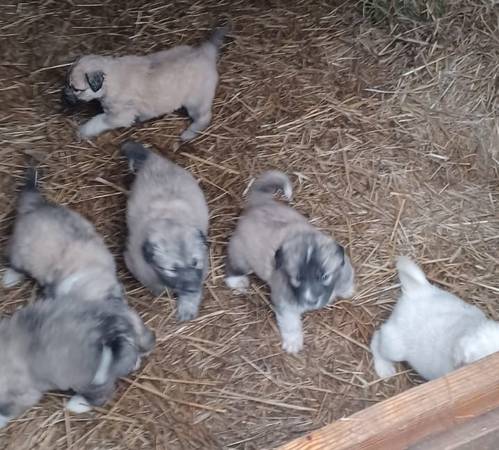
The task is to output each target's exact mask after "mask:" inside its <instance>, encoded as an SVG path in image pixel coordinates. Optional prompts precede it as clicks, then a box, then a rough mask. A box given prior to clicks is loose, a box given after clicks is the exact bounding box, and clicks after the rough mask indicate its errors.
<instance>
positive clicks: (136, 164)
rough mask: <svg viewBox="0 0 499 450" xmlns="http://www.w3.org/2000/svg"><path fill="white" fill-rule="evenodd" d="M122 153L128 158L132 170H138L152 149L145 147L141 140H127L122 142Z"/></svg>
mask: <svg viewBox="0 0 499 450" xmlns="http://www.w3.org/2000/svg"><path fill="white" fill-rule="evenodd" d="M121 153H122V154H123V155H124V156H125V157H126V159H127V160H128V166H129V167H130V171H131V172H137V171H138V170H139V169H140V168H141V167H142V165H143V164H144V162H145V161H146V160H147V158H148V157H149V155H150V154H151V151H150V150H148V149H147V148H145V147H144V146H143V145H142V144H141V143H140V142H135V141H125V142H124V143H123V144H121Z"/></svg>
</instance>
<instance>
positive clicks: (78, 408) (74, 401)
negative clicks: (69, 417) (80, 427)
mask: <svg viewBox="0 0 499 450" xmlns="http://www.w3.org/2000/svg"><path fill="white" fill-rule="evenodd" d="M66 409H67V410H68V411H71V412H72V413H75V414H83V413H86V412H89V411H91V410H92V406H90V404H89V403H88V402H87V400H85V398H83V397H82V396H81V395H73V396H72V397H71V398H70V399H69V401H68V402H67V403H66Z"/></svg>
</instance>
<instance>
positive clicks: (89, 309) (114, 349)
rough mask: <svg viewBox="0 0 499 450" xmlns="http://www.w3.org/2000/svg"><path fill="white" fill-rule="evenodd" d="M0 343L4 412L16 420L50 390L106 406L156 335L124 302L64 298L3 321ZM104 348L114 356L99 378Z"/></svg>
mask: <svg viewBox="0 0 499 450" xmlns="http://www.w3.org/2000/svg"><path fill="white" fill-rule="evenodd" d="M0 342H2V345H1V346H0V367H2V370H1V371H0V414H1V415H3V416H4V418H8V419H12V418H14V417H17V416H18V415H20V414H21V413H23V412H24V411H25V410H27V409H28V408H30V407H31V406H33V405H35V404H36V403H37V402H38V401H39V400H40V398H41V397H42V395H43V393H45V392H47V391H50V390H63V391H67V390H73V391H75V392H76V393H77V394H80V395H82V396H83V397H84V398H85V399H86V400H87V401H88V402H89V403H90V404H91V405H103V404H104V403H105V402H106V401H107V400H108V399H109V398H110V397H111V395H112V394H113V392H114V387H115V383H116V380H117V379H118V378H119V377H121V376H125V375H128V374H129V373H130V372H132V370H133V369H134V367H135V366H136V364H137V361H138V360H139V359H140V357H141V356H142V355H144V354H146V353H148V352H150V351H151V350H152V348H153V346H154V342H155V338H154V334H153V333H152V332H151V331H150V330H149V329H148V328H146V326H145V325H144V323H143V322H142V320H141V319H140V318H139V316H138V315H137V314H136V313H135V312H134V311H132V310H131V309H130V308H129V307H128V306H126V304H125V303H123V302H121V301H117V300H115V301H109V302H102V303H96V302H72V301H71V300H69V299H67V298H64V297H63V298H58V299H52V301H37V302H35V303H34V304H32V305H29V306H27V307H25V308H23V309H21V310H19V311H17V312H16V313H15V314H14V315H13V316H12V317H9V318H4V319H2V320H0ZM104 349H109V350H110V352H111V359H110V363H109V365H108V366H107V367H106V370H105V372H104V373H101V374H100V375H99V377H98V378H99V379H97V376H96V375H97V372H98V370H99V366H100V362H101V360H102V355H103V352H104ZM109 350H107V351H108V352H109Z"/></svg>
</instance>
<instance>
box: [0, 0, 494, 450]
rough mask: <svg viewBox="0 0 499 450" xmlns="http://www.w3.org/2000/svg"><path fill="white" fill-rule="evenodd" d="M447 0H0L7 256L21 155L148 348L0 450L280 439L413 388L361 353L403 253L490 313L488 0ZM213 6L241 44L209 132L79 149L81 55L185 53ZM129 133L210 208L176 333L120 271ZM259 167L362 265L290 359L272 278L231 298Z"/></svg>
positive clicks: (29, 418) (312, 319)
mask: <svg viewBox="0 0 499 450" xmlns="http://www.w3.org/2000/svg"><path fill="white" fill-rule="evenodd" d="M408 3H409V2H406V6H407V4H408ZM410 3H411V4H416V3H415V2H410ZM437 3H438V5H439V8H438V10H437V9H435V8H434V6H435V5H436V4H437ZM446 3H447V5H446ZM450 3H451V2H450V1H449V2H444V1H443V0H442V1H440V2H419V3H418V5H419V9H411V10H410V13H408V12H407V11H409V10H407V9H404V8H401V5H402V6H404V5H403V4H402V3H401V2H386V1H385V2H382V1H370V2H367V1H363V2H359V3H355V2H348V1H344V2H340V1H338V2H334V1H320V2H319V1H318V2H310V1H295V2H287V1H277V0H276V1H267V2H263V1H258V2H256V1H255V2H248V1H240V0H236V1H229V0H221V1H205V2H200V1H198V2H192V1H187V0H185V1H177V2H168V1H166V2H165V1H159V0H152V1H142V0H133V1H132V0H123V1H104V2H101V1H94V2H90V1H86V0H82V1H79V0H66V1H57V2H56V1H50V0H49V1H46V0H43V1H41V0H40V1H31V2H24V3H23V2H7V4H4V5H3V6H2V17H1V19H0V34H1V37H2V46H1V52H2V58H1V62H0V65H1V71H0V96H1V104H0V108H1V109H0V141H1V147H0V152H1V153H0V155H1V158H0V172H1V177H0V206H1V209H0V211H1V212H0V214H1V222H0V223H1V225H2V234H1V236H3V237H2V240H1V245H2V247H3V248H5V243H6V239H7V236H8V233H9V230H10V226H11V224H12V219H13V215H14V204H15V199H16V196H15V192H16V186H17V185H18V183H19V182H20V179H21V175H22V173H23V169H24V167H25V164H26V161H27V156H26V154H27V153H29V154H30V155H33V156H35V157H36V158H38V159H39V160H40V161H41V164H42V167H43V168H44V173H45V176H44V178H43V180H42V185H43V189H44V191H45V192H46V193H47V195H48V196H49V197H50V198H52V199H53V200H55V201H58V202H61V203H64V204H66V205H68V206H70V207H72V208H75V209H76V210H78V211H80V212H81V213H83V214H84V215H86V216H87V217H89V218H90V219H91V220H93V221H94V222H95V223H96V224H97V227H98V229H99V231H101V232H102V233H103V234H104V236H105V239H106V242H107V243H108V244H109V246H110V247H111V249H112V251H113V252H114V254H115V255H116V257H117V259H118V262H119V265H120V273H121V276H122V277H123V280H124V282H125V284H126V289H127V292H128V295H129V298H130V302H131V303H132V305H134V306H135V307H136V308H137V310H138V311H139V312H140V313H141V315H142V316H143V317H144V318H145V320H146V321H147V322H148V323H149V324H150V325H151V326H152V327H153V328H154V329H155V330H156V333H157V336H158V341H159V342H158V346H157V348H156V350H155V352H154V353H153V355H152V356H151V357H150V358H148V359H147V360H146V361H145V364H144V366H143V368H142V369H141V370H140V371H139V372H138V373H137V374H134V375H133V376H130V379H127V380H124V381H123V382H122V383H120V385H119V390H118V392H117V394H116V396H115V397H114V399H113V401H112V402H111V403H110V404H108V405H106V406H105V407H104V408H103V409H102V410H98V411H96V412H94V413H91V414H87V415H83V416H74V415H71V414H68V413H65V412H64V411H63V409H62V407H63V405H64V401H65V397H64V396H62V395H57V394H53V395H48V396H46V397H45V398H44V400H43V401H42V403H41V404H40V405H39V406H37V407H36V408H33V409H32V410H30V411H29V412H28V413H26V414H25V415H24V416H22V417H21V418H19V419H18V420H16V422H15V423H14V424H12V425H10V426H9V427H8V428H7V429H5V430H2V431H0V447H1V448H4V449H9V450H13V449H15V450H21V449H51V450H54V449H67V448H69V449H73V450H80V449H133V450H138V449H153V448H155V449H166V448H168V449H176V448H185V449H187V448H222V447H226V448H229V447H230V448H232V447H234V448H242V449H246V448H247V449H252V448H262V447H272V446H274V445H277V444H279V443H282V442H285V441H287V440H289V439H291V438H293V437H295V436H297V435H299V434H301V433H304V432H306V431H309V430H311V429H314V428H318V427H320V426H322V425H325V424H327V423H328V422H331V421H332V420H334V419H337V418H340V417H343V416H345V415H348V414H351V413H353V412H355V411H357V410H359V409H362V408H365V407H367V406H369V405H370V404H372V403H374V402H377V401H379V400H382V399H384V398H386V397H389V396H392V395H394V394H396V393H398V392H401V391H403V390H405V389H408V388H410V387H411V386H413V385H414V384H415V383H418V382H419V381H418V380H417V379H416V378H415V376H414V375H413V374H412V373H411V372H409V371H407V370H405V368H404V367H401V372H400V374H399V375H398V376H396V377H395V378H393V379H392V380H390V381H387V382H378V381H376V378H375V375H374V373H373V371H372V367H371V358H370V354H369V352H368V351H367V346H368V344H369V339H370V336H371V333H372V331H373V329H374V327H375V326H376V325H377V324H378V323H379V322H380V321H381V320H382V319H384V318H385V317H386V316H387V315H388V313H389V310H390V308H391V306H392V303H393V301H394V299H395V298H396V296H397V294H398V286H397V279H396V276H395V273H394V267H393V260H394V257H395V256H396V255H398V254H401V253H408V254H411V255H414V256H415V257H416V258H417V260H418V261H419V262H420V263H421V264H422V265H423V268H424V269H425V271H426V272H427V273H428V275H429V277H430V278H431V279H432V280H434V281H436V282H439V283H441V284H442V285H443V286H446V287H448V288H449V289H451V290H452V291H453V292H454V293H456V294H458V295H460V296H462V297H463V298H465V299H467V300H468V301H470V302H472V303H475V304H477V305H479V306H480V307H481V308H483V309H484V310H486V311H488V313H489V314H490V315H491V316H492V317H494V318H496V319H499V314H498V309H497V302H496V299H497V298H498V292H499V281H498V280H499V278H498V276H497V274H498V264H499V254H498V250H497V249H498V240H499V216H498V213H497V208H498V206H497V204H498V201H499V198H498V183H497V182H498V165H497V161H498V144H499V137H498V123H497V121H496V120H497V119H496V117H497V86H498V85H497V73H498V67H497V64H498V61H499V57H498V51H499V50H498V49H499V45H498V44H499V42H498V38H497V36H498V34H497V23H498V22H497V19H498V18H497V8H494V6H493V3H494V2H491V1H485V0H483V1H479V0H476V1H454V2H452V5H451V6H448V5H449V4H450ZM377 6H379V7H378V8H377V9H376V7H377ZM373 7H374V9H373ZM380 11H381V12H380ZM411 11H412V12H411ZM363 14H364V15H363ZM220 16H229V17H230V18H231V21H232V26H233V32H232V37H233V41H232V42H231V43H230V44H229V45H228V46H227V47H226V51H225V52H224V54H223V55H222V58H221V62H220V70H221V82H220V88H219V90H218V94H217V98H216V102H215V107H214V119H213V124H212V126H211V127H210V128H209V129H208V130H207V131H206V133H205V135H204V136H202V137H200V138H199V139H197V140H196V141H195V142H194V143H193V144H191V145H185V146H182V147H181V148H180V149H179V150H178V151H177V152H174V151H173V148H174V142H175V139H176V137H177V136H178V135H179V133H180V131H181V130H182V128H183V127H185V120H184V119H182V118H179V117H176V116H168V117H165V118H162V119H158V120H154V121H151V122H148V123H146V124H144V125H143V126H141V127H138V128H133V129H130V130H119V131H114V132H110V133H107V134H105V135H103V136H101V137H99V138H98V139H96V140H95V141H93V142H77V141H76V140H75V137H74V130H75V125H76V123H78V122H81V121H82V120H84V119H85V118H87V117H89V113H88V112H87V110H85V109H82V110H80V111H78V112H76V113H72V114H71V113H68V112H65V111H63V110H62V108H61V105H60V97H59V94H60V88H61V84H62V82H63V80H64V70H65V65H66V64H68V63H69V62H71V60H72V59H73V58H74V57H76V56H77V55H80V54H82V53H88V52H102V53H107V54H125V53H133V52H137V53H142V52H149V51H153V50H159V49H163V48H165V47H168V46H170V45H174V44H178V43H194V42H198V40H199V39H201V38H202V37H203V36H205V35H206V33H207V32H208V29H209V27H210V25H211V24H213V23H214V22H215V21H216V19H217V18H218V17H220ZM130 137H133V138H136V139H140V140H143V141H144V142H146V143H147V144H150V145H153V146H155V147H156V148H158V149H159V150H160V151H161V152H162V153H163V154H165V155H167V156H170V157H172V158H173V159H174V160H175V161H177V162H179V163H180V164H182V165H184V166H186V167H188V168H189V169H190V170H192V172H193V173H194V174H195V176H196V177H197V178H199V179H200V181H201V184H202V187H203V188H204V189H205V191H206V193H207V196H208V199H209V204H210V208H211V212H212V214H211V217H212V221H211V223H212V226H211V231H210V236H209V240H210V243H211V262H212V268H213V270H212V273H211V276H210V278H209V280H208V283H207V289H206V299H205V301H204V304H203V307H202V310H201V315H200V317H199V319H197V320H195V321H193V322H190V323H187V324H182V325H179V324H176V323H175V320H174V313H173V309H174V303H173V301H172V300H171V299H168V298H167V297H166V296H163V297H161V298H154V297H153V296H152V295H151V294H150V293H148V292H147V291H146V290H145V289H144V288H142V287H141V286H140V285H139V284H138V283H137V282H136V281H134V280H133V279H132V277H131V276H130V274H128V273H127V271H126V270H125V269H124V265H123V260H122V257H121V252H122V249H123V244H124V237H125V224H124V212H125V211H124V209H125V198H126V197H125V195H126V189H127V186H128V185H127V180H128V177H127V175H126V164H125V163H124V162H123V161H122V160H121V159H120V157H119V151H118V145H119V143H120V142H121V141H122V140H124V139H125V138H130ZM268 168H279V169H282V170H285V171H287V172H288V173H289V174H290V175H291V177H292V179H293V183H294V186H295V190H296V192H295V203H294V206H295V207H296V208H297V209H298V210H299V211H301V212H303V213H305V214H306V215H307V216H308V217H310V219H311V220H312V221H313V223H315V224H316V225H317V226H318V227H321V228H323V229H324V230H327V231H328V232H330V233H332V234H334V235H335V236H336V237H337V238H338V240H339V241H341V242H342V243H344V244H345V245H346V247H347V249H348V252H349V253H350V254H351V256H352V259H353V263H354V265H355V267H356V269H357V272H358V290H357V294H356V296H355V297H354V298H353V299H352V300H345V301H340V302H339V303H337V304H336V305H335V306H333V307H330V308H329V309H326V310H323V311H319V312H316V313H312V314H309V315H307V316H306V318H305V334H306V344H305V351H304V352H303V353H302V354H300V355H299V356H297V357H294V356H289V355H285V354H283V353H282V351H281V349H280V346H279V336H278V333H277V330H276V326H275V323H274V318H273V316H272V313H271V311H270V309H269V307H268V292H267V289H266V288H265V287H264V286H262V285H261V284H260V283H259V282H257V281H256V280H255V281H254V283H253V285H252V289H251V293H250V295H248V296H246V297H241V296H234V295H233V294H231V293H230V292H229V291H228V290H227V289H226V288H225V287H224V286H223V255H224V252H225V245H226V243H227V239H228V237H229V235H230V233H231V230H232V228H233V226H234V223H235V220H236V217H237V214H238V212H239V206H240V205H241V198H242V193H243V192H244V190H245V187H246V185H247V183H248V182H249V181H250V180H251V179H252V177H254V176H255V175H257V174H258V173H260V172H261V171H262V170H264V169H268ZM34 292H35V291H34V287H33V285H32V284H30V283H25V284H24V285H23V286H22V287H21V288H19V289H15V290H11V291H2V293H1V294H2V302H1V304H0V309H1V311H2V313H4V314H9V313H11V312H12V311H13V310H14V309H16V308H18V307H20V306H22V305H23V304H25V303H26V302H27V301H29V299H32V298H33V295H34Z"/></svg>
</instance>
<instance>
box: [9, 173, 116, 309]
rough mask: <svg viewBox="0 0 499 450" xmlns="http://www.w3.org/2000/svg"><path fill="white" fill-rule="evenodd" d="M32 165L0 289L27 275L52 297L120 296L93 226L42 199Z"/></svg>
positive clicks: (112, 265) (107, 255)
mask: <svg viewBox="0 0 499 450" xmlns="http://www.w3.org/2000/svg"><path fill="white" fill-rule="evenodd" d="M36 177H37V173H36V170H35V169H29V170H28V172H27V177H26V178H27V181H26V185H25V186H24V188H23V189H22V191H21V193H20V196H19V200H18V205H17V216H16V220H15V223H14V232H13V234H12V236H11V238H10V241H9V245H8V256H9V262H10V268H9V269H7V270H6V272H5V273H4V276H3V284H4V286H5V287H12V286H14V285H15V284H17V283H18V282H20V281H21V280H22V279H23V277H24V274H28V275H30V276H32V277H33V278H34V279H35V280H36V281H37V282H38V283H39V284H40V285H41V287H42V289H43V290H44V292H45V295H47V296H51V297H58V296H63V295H67V296H71V298H75V299H82V300H97V299H101V298H107V297H116V298H122V297H123V295H124V294H123V288H122V286H121V284H120V282H119V281H118V279H117V276H116V265H115V261H114V258H113V256H112V255H111V253H110V252H109V250H108V249H107V247H106V245H105V244H104V241H103V239H102V237H101V236H99V234H98V233H97V231H96V230H95V228H94V226H93V225H92V224H91V223H90V222H89V221H88V220H86V219H85V218H83V217H82V216H81V215H80V214H78V213H76V212H74V211H71V210H70V209H68V208H65V207H63V206H60V205H56V204H54V203H51V202H49V201H47V200H46V199H44V198H43V197H42V195H41V193H40V191H39V190H38V187H37V182H36Z"/></svg>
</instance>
